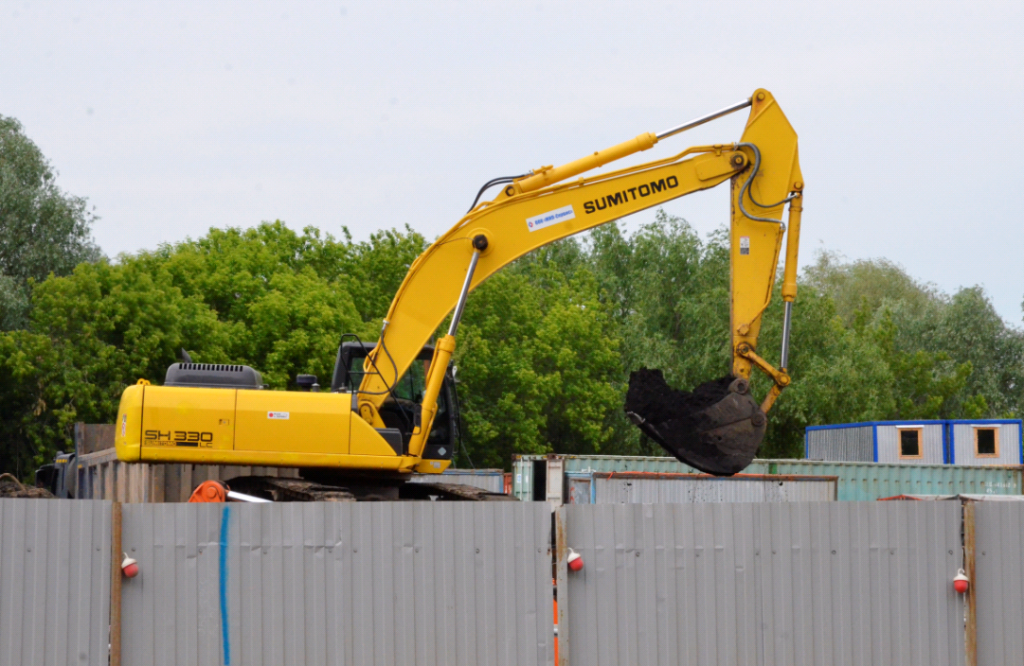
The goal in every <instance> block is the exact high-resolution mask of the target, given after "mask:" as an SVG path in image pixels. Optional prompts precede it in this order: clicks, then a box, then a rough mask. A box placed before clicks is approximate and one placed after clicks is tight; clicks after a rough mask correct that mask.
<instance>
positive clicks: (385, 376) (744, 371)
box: [358, 90, 803, 474]
mask: <svg viewBox="0 0 1024 666" xmlns="http://www.w3.org/2000/svg"><path fill="white" fill-rule="evenodd" d="M748 106H749V107H750V109H751V111H750V117H749V119H748V121H747V125H746V128H745V130H744V133H743V137H742V139H741V141H740V142H738V143H735V144H720V145H711V146H699V147H694V148H690V149H687V150H685V151H683V152H682V153H679V154H678V155H675V156H674V157H671V158H668V159H664V160H659V161H655V162H650V163H647V164H642V165H639V166H636V167H631V168H627V169H621V170H618V171H613V172H611V173H606V174H600V175H595V176H591V177H580V178H578V179H576V180H568V179H570V178H572V177H574V176H577V175H579V174H583V173H586V172H588V171H590V170H592V169H594V168H596V167H599V166H602V165H604V164H607V163H609V162H611V161H614V160H617V159H621V158H623V157H626V156H628V155H630V154H633V153H636V152H639V151H642V150H647V149H648V148H650V147H652V146H653V145H655V144H656V143H657V142H658V141H659V140H660V139H661V138H662V137H667V136H671V135H673V134H676V133H678V132H680V131H683V130H684V129H688V128H689V127H692V126H695V125H696V124H702V123H703V122H706V121H707V120H710V119H712V118H715V117H718V116H720V115H724V114H725V113H729V112H732V111H736V110H739V109H741V108H746V107H748ZM725 181H731V183H732V216H731V227H730V240H731V250H730V251H731V256H730V259H731V262H730V264H731V278H730V285H731V308H730V310H731V323H730V328H731V334H732V349H733V359H732V375H733V377H730V378H729V380H728V381H725V382H724V384H723V386H725V387H726V389H725V390H720V391H718V392H717V393H716V395H717V399H715V400H712V403H713V404H718V403H721V404H719V405H718V409H717V412H715V413H714V414H712V413H703V411H704V410H705V409H706V406H705V407H702V408H701V411H702V413H703V415H702V416H701V417H700V418H699V419H697V420H696V422H694V423H690V421H693V419H689V420H687V425H686V427H685V428H683V427H681V424H680V423H674V424H673V423H671V422H672V421H678V419H665V418H659V417H663V416H664V414H662V413H660V412H659V413H658V414H653V416H654V420H652V419H651V418H646V417H645V416H644V415H643V413H642V412H643V411H644V409H645V408H646V407H645V405H646V402H644V404H639V405H632V407H634V409H630V410H629V411H630V415H631V418H633V419H634V421H636V422H637V423H638V424H639V425H641V428H642V429H644V431H645V432H646V433H647V434H648V435H649V436H651V437H652V438H654V439H656V440H657V441H659V442H660V443H661V444H662V445H663V446H665V447H666V448H667V449H669V450H670V451H672V453H673V454H674V455H676V456H677V457H680V459H685V461H686V462H688V463H690V464H693V465H695V466H697V467H699V468H701V469H704V470H705V471H709V472H712V473H717V474H730V473H735V472H736V471H739V470H740V469H742V468H743V467H745V466H746V464H748V463H749V461H750V459H752V458H753V455H754V452H755V451H756V449H757V446H758V445H759V444H760V441H761V439H762V438H763V435H764V428H765V419H764V413H763V412H765V411H767V410H768V409H769V408H770V407H771V403H772V402H774V400H775V397H777V395H778V392H779V390H781V388H782V387H784V386H785V385H786V384H788V381H789V378H788V375H787V374H786V373H785V371H784V370H782V371H779V370H775V369H774V368H772V367H771V366H770V365H768V364H767V362H766V361H764V360H763V359H762V358H761V357H760V356H757V354H756V349H757V339H758V334H759V332H760V328H761V316H762V314H763V312H764V310H765V308H766V307H767V306H768V303H769V302H770V300H771V295H772V288H773V285H774V281H775V273H776V269H777V267H778V261H779V256H780V253H781V248H782V239H783V235H784V230H785V227H784V225H783V224H782V222H781V218H782V212H783V207H784V205H785V203H787V202H790V203H791V212H790V234H789V244H788V251H787V260H786V271H785V279H784V287H783V298H784V299H785V300H786V301H787V308H786V312H787V322H786V327H785V328H786V331H787V333H788V329H789V324H788V322H789V319H788V317H789V313H790V312H791V309H790V307H789V306H788V304H790V303H792V301H793V299H795V297H796V259H797V256H796V255H797V248H798V244H799V238H798V234H799V211H800V210H801V209H800V208H799V202H800V198H801V193H802V191H803V178H802V176H801V174H800V167H799V161H798V157H797V136H796V132H794V131H793V128H792V126H791V125H790V124H789V121H788V120H787V119H786V117H785V115H784V114H783V112H782V110H781V108H780V107H779V105H778V104H777V103H776V101H775V99H774V98H773V97H772V96H771V94H770V93H768V91H765V90H758V91H756V92H755V93H754V95H753V96H752V97H751V98H750V100H748V101H746V102H744V103H741V104H737V105H734V106H732V107H729V108H727V109H724V110H723V111H721V112H716V113H715V114H710V115H709V116H706V117H705V118H702V119H698V121H695V122H694V123H689V124H687V125H685V126H681V127H680V128H674V129H673V130H669V131H668V132H664V133H662V134H660V135H656V134H652V133H648V134H641V135H640V136H638V137H636V138H635V139H632V140H630V141H627V142H625V143H622V144H619V145H617V146H614V147H612V148H609V149H607V150H604V151H598V152H595V153H594V154H593V155H590V156H587V157H585V158H582V159H579V160H576V161H574V162H571V163H569V164H566V165H563V166H561V167H555V168H552V167H541V168H540V169H537V170H535V172H534V173H533V174H532V175H530V176H527V177H525V178H522V179H519V180H516V181H515V182H513V183H511V184H509V185H508V186H507V187H506V188H505V189H504V190H503V191H502V193H501V195H500V196H498V197H497V198H496V199H495V200H494V201H490V202H487V203H484V204H481V205H479V206H477V207H475V208H474V209H473V210H471V211H470V212H469V213H468V214H467V215H466V216H465V217H464V218H463V219H462V220H460V221H459V223H458V224H456V225H455V226H454V227H452V228H451V229H450V230H449V231H448V232H447V233H446V234H444V235H443V236H441V237H440V238H439V239H438V240H437V241H436V242H435V243H434V244H433V245H431V246H430V248H428V249H427V250H426V251H425V252H424V253H423V254H422V255H421V256H420V257H419V258H418V259H417V260H416V261H415V262H414V263H413V265H412V266H411V268H410V269H409V273H408V275H407V276H406V278H405V281H404V282H403V283H402V285H401V287H400V288H399V290H398V293H397V294H396V295H395V298H394V301H393V302H392V304H391V308H390V310H389V312H388V316H387V318H386V319H385V321H384V326H383V329H382V331H381V337H380V341H379V342H378V344H377V348H376V349H374V351H373V352H372V353H371V355H370V358H369V359H368V360H367V374H366V376H365V378H364V380H363V382H362V386H361V387H360V394H359V400H358V402H359V412H360V415H361V416H362V417H363V418H364V419H366V420H367V421H369V422H371V423H378V424H382V423H383V422H382V421H380V420H379V417H378V416H377V410H378V409H379V406H380V405H381V403H382V402H383V401H384V400H385V399H386V398H387V395H388V386H389V385H390V383H392V382H394V381H395V380H396V379H397V378H398V377H400V376H401V375H402V374H403V373H404V372H405V369H406V367H407V366H408V363H409V362H410V361H411V359H412V358H414V357H415V355H416V353H417V352H418V351H419V349H420V348H421V347H422V345H423V344H424V343H426V342H427V341H428V340H429V339H430V337H431V336H432V335H433V334H434V333H435V331H437V329H438V327H439V326H440V325H441V324H442V322H443V320H444V318H445V317H447V315H448V314H449V313H450V312H452V311H453V310H454V311H455V316H454V317H453V327H452V329H450V330H449V335H447V336H445V337H444V338H442V339H441V340H440V341H439V343H438V345H437V357H436V358H435V362H434V363H433V365H432V367H433V371H432V376H431V378H429V379H428V382H427V384H428V389H427V399H426V400H424V403H423V423H424V424H425V426H424V428H423V430H422V433H427V432H429V426H430V412H431V409H432V405H431V403H430V397H431V392H430V386H431V384H432V383H434V384H436V385H438V386H439V382H440V375H438V376H436V377H435V376H434V375H433V373H434V372H436V373H441V372H443V371H444V368H446V367H447V365H448V360H449V359H450V357H451V353H452V352H453V351H454V348H455V340H454V330H455V328H457V326H458V320H459V317H460V316H461V312H462V307H463V306H464V304H465V299H466V296H467V294H468V293H470V292H472V290H473V289H475V288H476V287H477V286H479V285H480V284H481V283H482V282H484V281H485V280H486V279H487V278H488V277H490V276H491V275H493V274H494V273H495V272H497V271H498V270H500V269H501V268H502V267H504V266H506V265H507V264H509V263H510V262H512V261H514V260H515V259H517V258H519V257H522V256H523V255H525V254H527V253H529V252H531V251H533V250H535V249H537V248H539V247H541V246H543V245H547V244H548V243H552V242H554V241H557V240H560V239H562V238H566V237H568V236H571V235H573V234H577V233H580V232H582V231H586V230H587V229H592V228H594V227H596V226H599V225H601V224H605V223H607V222H611V221H613V220H617V219H619V218H622V217H625V216H627V215H631V214H633V213H636V212H639V211H641V210H644V209H647V208H650V207H652V206H657V205H659V204H662V203H665V202H667V201H670V200H672V199H676V198H679V197H682V196H685V195H687V194H691V193H693V192H697V191H700V190H706V189H709V188H712V187H715V186H717V185H719V184H721V183H724V182H725ZM787 346H788V342H787V343H785V344H784V351H783V357H784V358H785V356H786V354H787V351H786V348H787ZM755 365H756V366H758V367H759V368H761V369H763V370H765V371H766V372H768V374H769V375H770V376H771V377H772V379H773V381H774V387H773V389H772V392H771V393H770V394H769V396H768V398H767V399H766V400H765V402H764V404H763V405H762V408H763V409H758V407H757V405H756V404H755V403H753V401H752V399H751V398H750V397H749V382H747V381H743V382H739V383H737V384H733V382H732V379H733V378H740V379H743V380H748V379H749V377H750V373H751V369H752V367H753V366H755ZM371 366H372V367H371ZM784 366H785V361H784V362H783V367H784ZM374 370H376V372H375V371H374ZM389 371H390V373H391V374H390V375H389ZM658 377H659V379H660V375H658ZM661 382H662V385H663V386H661V387H660V388H659V387H658V386H657V381H654V382H649V385H648V386H647V387H646V389H647V390H646V392H647V393H648V394H650V393H651V392H652V391H656V390H657V391H658V392H659V393H660V394H662V395H668V393H667V392H668V391H669V390H670V389H668V387H667V385H664V381H663V380H661ZM729 387H731V389H729ZM740 389H743V390H742V391H741V390H740ZM704 393H708V390H705V391H704ZM712 393H714V391H712ZM709 395H710V393H709ZM651 397H652V396H651V395H648V396H647V398H648V400H647V402H650V399H651ZM726 398H728V400H726V401H725V402H722V401H723V400H725V399H726ZM633 402H634V403H635V402H636V401H635V400H634V401H633ZM662 402H663V403H664V400H663V401H662ZM670 402H671V401H670ZM675 402H676V403H679V401H678V400H676V401H675ZM698 403H699V401H698ZM630 406H631V405H630V404H629V403H627V409H629V408H630ZM648 407H650V405H648ZM678 408H679V404H676V407H675V408H673V407H671V406H669V405H668V404H667V403H666V404H660V410H661V412H664V411H665V409H669V410H672V409H675V410H676V412H677V415H678ZM656 411H657V410H656ZM670 432H675V433H684V434H683V435H682V436H681V437H682V439H679V438H678V437H673V436H672V435H670V434H667V433H670ZM422 433H421V434H420V435H419V436H414V437H413V442H412V443H411V445H410V454H411V455H414V456H415V455H419V454H420V451H421V450H422V445H421V444H420V441H421V440H422V437H423V436H425V435H424V434H422ZM705 433H707V434H705ZM701 438H703V441H697V442H696V444H698V445H700V446H698V447H697V448H700V449H701V450H703V451H704V452H705V453H704V454H703V455H700V456H693V455H690V456H687V453H686V450H687V449H688V448H693V446H690V445H689V444H688V442H691V441H695V440H700V439H701ZM744 460H745V461H746V462H744ZM716 461H717V462H716Z"/></svg>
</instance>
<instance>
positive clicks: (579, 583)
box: [559, 502, 965, 666]
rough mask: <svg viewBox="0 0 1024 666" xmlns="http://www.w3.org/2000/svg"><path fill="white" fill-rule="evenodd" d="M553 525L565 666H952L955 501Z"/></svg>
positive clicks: (610, 508)
mask: <svg viewBox="0 0 1024 666" xmlns="http://www.w3.org/2000/svg"><path fill="white" fill-rule="evenodd" d="M560 511H561V512H562V513H561V516H560V521H559V522H560V524H561V525H562V526H563V528H562V529H563V530H565V532H564V534H563V535H561V537H560V539H563V540H564V545H565V546H567V547H572V548H574V549H576V550H577V551H578V552H579V553H580V554H581V555H582V556H583V559H584V568H583V570H582V571H580V572H578V573H572V572H568V573H567V572H566V570H565V566H564V556H565V555H564V553H563V552H561V551H560V562H559V569H560V572H559V592H560V598H563V599H566V602H565V609H564V612H563V609H562V608H560V615H561V618H562V624H561V625H560V628H561V629H562V631H561V634H562V636H561V637H562V639H563V640H564V641H565V644H564V645H562V646H560V652H561V653H563V654H565V659H564V660H563V661H565V662H567V663H571V664H587V665H595V666H598V665H602V664H627V663H628V664H652V665H653V664H676V663H680V664H698V663H699V664H730V665H737V664H742V665H750V664H763V665H766V666H770V665H775V664H780V665H782V664H815V665H818V664H843V665H846V664H901V665H910V664H922V665H929V666H930V665H944V664H963V663H964V661H965V647H964V605H963V600H962V599H961V598H960V596H959V595H957V594H955V593H954V592H953V590H952V586H951V585H950V580H951V579H952V576H953V575H954V574H955V572H956V570H957V568H959V567H960V566H961V562H962V550H961V542H960V506H959V503H957V502H928V503H924V502H922V503H916V502H905V503H859V502H858V503H852V502H851V503H835V502H829V503H794V504H714V505H699V504H677V505H579V506H566V507H563V508H562V509H560ZM560 543H562V542H561V541H560Z"/></svg>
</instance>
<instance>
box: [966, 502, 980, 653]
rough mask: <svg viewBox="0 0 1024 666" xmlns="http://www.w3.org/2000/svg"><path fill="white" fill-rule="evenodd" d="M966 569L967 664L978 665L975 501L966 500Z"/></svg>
mask: <svg viewBox="0 0 1024 666" xmlns="http://www.w3.org/2000/svg"><path fill="white" fill-rule="evenodd" d="M964 569H965V570H966V572H967V578H968V579H969V580H970V586H969V587H968V589H967V594H966V595H965V597H966V598H965V599H964V602H965V603H966V605H967V618H966V619H967V622H966V626H965V628H964V629H965V631H966V635H965V636H964V647H965V648H966V650H967V659H966V662H967V666H978V613H977V607H976V604H975V599H974V592H975V590H977V589H978V580H977V579H976V578H975V576H974V502H972V501H967V502H964Z"/></svg>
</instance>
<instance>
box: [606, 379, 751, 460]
mask: <svg viewBox="0 0 1024 666" xmlns="http://www.w3.org/2000/svg"><path fill="white" fill-rule="evenodd" d="M626 415H627V416H629V418H630V420H632V421H633V423H635V424H636V425H637V426H638V427H639V428H640V430H642V431H643V432H644V434H646V435H647V436H648V437H650V438H651V439H653V440H654V441H656V442H658V444H660V445H661V446H662V448H664V449H665V450H666V451H668V452H669V453H670V454H672V455H673V456H675V457H676V458H678V459H679V460H681V461H682V462H684V463H686V464H687V465H690V466H691V467H696V468H697V469H699V470H701V471H702V472H707V473H708V474H714V475H716V476H732V475H733V474H736V473H737V472H741V471H743V470H744V469H745V468H746V467H747V465H749V464H750V462H751V461H752V460H753V459H754V455H755V454H756V453H757V449H758V447H759V446H761V441H762V440H763V439H764V431H765V427H766V426H767V423H768V419H767V418H766V417H765V415H764V412H762V411H761V408H760V407H759V406H758V404H757V403H756V402H754V399H753V398H752V397H751V396H750V382H749V381H747V380H746V379H743V378H737V377H734V376H732V375H726V376H725V377H720V378H718V379H715V380H712V381H710V382H705V383H704V384H701V385H700V386H698V387H697V388H696V389H694V391H693V392H692V393H687V392H686V391H677V390H675V389H673V388H671V387H670V386H669V385H668V384H667V383H666V382H665V378H664V376H662V374H661V370H649V369H647V368H641V369H640V370H637V371H635V372H632V373H630V375H629V391H628V392H627V393H626Z"/></svg>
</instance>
